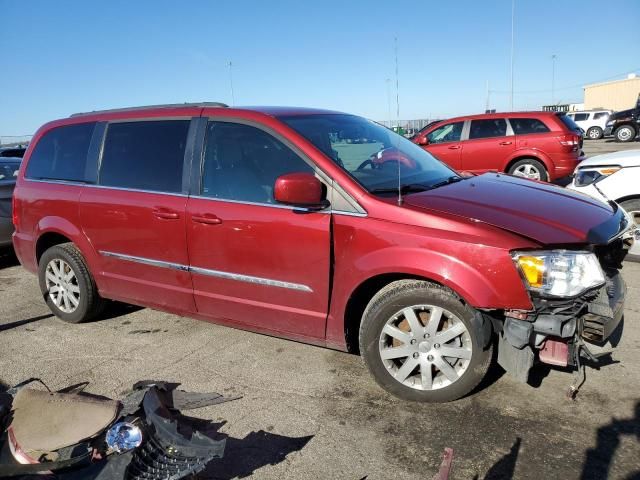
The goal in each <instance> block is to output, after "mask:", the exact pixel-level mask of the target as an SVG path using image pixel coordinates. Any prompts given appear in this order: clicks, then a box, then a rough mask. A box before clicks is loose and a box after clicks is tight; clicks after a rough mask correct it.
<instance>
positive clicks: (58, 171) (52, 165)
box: [25, 122, 96, 182]
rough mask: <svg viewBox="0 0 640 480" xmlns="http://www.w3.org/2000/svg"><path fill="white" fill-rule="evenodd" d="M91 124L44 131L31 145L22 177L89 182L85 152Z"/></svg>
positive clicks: (87, 150) (89, 137)
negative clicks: (35, 143) (29, 155)
mask: <svg viewBox="0 0 640 480" xmlns="http://www.w3.org/2000/svg"><path fill="white" fill-rule="evenodd" d="M95 125H96V124H95V122H94V123H80V124H76V125H67V126H63V127H57V128H54V129H53V130H50V131H48V132H47V133H45V134H44V135H43V136H42V137H41V138H40V140H39V141H38V144H37V145H36V146H35V148H34V150H33V153H32V154H31V157H30V158H29V164H28V165H27V169H26V171H25V176H26V177H27V178H31V179H40V180H66V181H79V182H88V181H91V179H90V178H88V177H89V176H91V175H90V174H89V173H88V169H87V154H88V152H89V145H90V144H91V136H92V135H93V130H94V128H95Z"/></svg>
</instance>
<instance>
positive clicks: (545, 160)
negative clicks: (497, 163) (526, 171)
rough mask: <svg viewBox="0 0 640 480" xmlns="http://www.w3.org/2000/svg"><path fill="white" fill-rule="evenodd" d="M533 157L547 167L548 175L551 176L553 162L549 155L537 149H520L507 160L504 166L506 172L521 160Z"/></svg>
mask: <svg viewBox="0 0 640 480" xmlns="http://www.w3.org/2000/svg"><path fill="white" fill-rule="evenodd" d="M528 159H533V160H537V161H538V162H540V163H542V164H543V165H544V168H546V169H547V176H548V177H551V176H552V172H553V162H552V161H551V159H550V158H549V157H547V156H546V155H545V154H544V153H543V152H540V151H537V150H518V151H516V152H515V153H514V155H513V156H512V157H511V158H510V159H509V160H507V163H506V165H505V166H504V168H503V171H504V172H508V171H509V169H510V168H511V167H512V166H513V165H514V164H515V163H516V162H519V161H520V160H528Z"/></svg>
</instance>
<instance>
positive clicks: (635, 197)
mask: <svg viewBox="0 0 640 480" xmlns="http://www.w3.org/2000/svg"><path fill="white" fill-rule="evenodd" d="M629 200H640V194H633V195H627V196H625V197H621V198H618V199H616V203H622V202H626V201H629Z"/></svg>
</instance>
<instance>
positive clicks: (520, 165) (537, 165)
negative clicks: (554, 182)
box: [507, 158, 549, 182]
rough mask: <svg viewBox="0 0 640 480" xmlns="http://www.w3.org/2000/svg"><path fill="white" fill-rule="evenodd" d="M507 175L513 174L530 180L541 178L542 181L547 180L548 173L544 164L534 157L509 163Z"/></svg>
mask: <svg viewBox="0 0 640 480" xmlns="http://www.w3.org/2000/svg"><path fill="white" fill-rule="evenodd" d="M507 173H508V174H509V175H515V176H516V177H524V178H530V179H532V180H542V181H543V182H548V181H549V175H548V174H547V169H546V168H545V167H544V165H543V164H542V163H541V162H539V161H538V160H536V159H534V158H523V159H522V160H518V161H517V162H516V163H514V164H513V165H511V167H510V168H509V171H508V172H507Z"/></svg>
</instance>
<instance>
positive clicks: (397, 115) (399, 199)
mask: <svg viewBox="0 0 640 480" xmlns="http://www.w3.org/2000/svg"><path fill="white" fill-rule="evenodd" d="M393 40H394V46H395V54H396V125H397V128H398V132H397V133H398V135H400V88H399V84H398V37H394V39H393ZM398 205H402V178H401V176H400V159H399V158H398Z"/></svg>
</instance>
